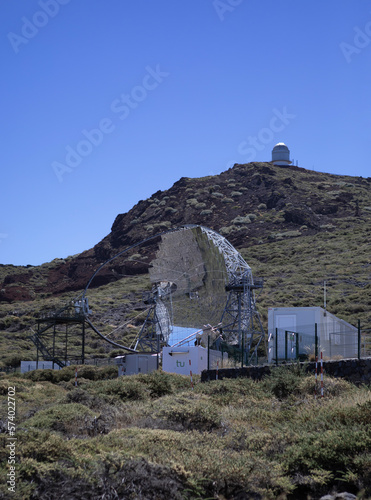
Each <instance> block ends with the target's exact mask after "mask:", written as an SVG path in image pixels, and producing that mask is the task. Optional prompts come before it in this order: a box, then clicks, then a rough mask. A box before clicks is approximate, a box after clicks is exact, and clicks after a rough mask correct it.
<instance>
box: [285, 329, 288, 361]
mask: <svg viewBox="0 0 371 500" xmlns="http://www.w3.org/2000/svg"><path fill="white" fill-rule="evenodd" d="M288 333H289V332H288V331H287V330H285V361H287V335H288Z"/></svg>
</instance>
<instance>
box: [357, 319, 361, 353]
mask: <svg viewBox="0 0 371 500" xmlns="http://www.w3.org/2000/svg"><path fill="white" fill-rule="evenodd" d="M358 359H361V320H360V319H359V320H358Z"/></svg>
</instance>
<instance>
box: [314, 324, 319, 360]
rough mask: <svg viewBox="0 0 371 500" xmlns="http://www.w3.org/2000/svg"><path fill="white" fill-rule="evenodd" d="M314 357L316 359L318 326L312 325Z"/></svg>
mask: <svg viewBox="0 0 371 500" xmlns="http://www.w3.org/2000/svg"><path fill="white" fill-rule="evenodd" d="M314 357H315V358H316V359H317V358H318V326H317V323H314Z"/></svg>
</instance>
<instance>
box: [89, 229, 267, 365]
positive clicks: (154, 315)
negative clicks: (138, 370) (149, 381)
mask: <svg viewBox="0 0 371 500" xmlns="http://www.w3.org/2000/svg"><path fill="white" fill-rule="evenodd" d="M155 239H157V241H159V244H158V250H157V252H156V257H155V259H154V260H153V261H152V262H151V266H150V268H149V276H150V281H151V282H152V290H151V291H150V292H147V293H146V294H145V300H144V301H143V303H144V307H143V310H144V311H145V312H146V317H145V318H144V322H143V324H142V326H141V328H140V331H139V334H138V336H137V339H136V341H135V343H134V344H133V345H132V346H131V347H128V346H127V345H124V343H122V342H120V341H117V337H114V336H111V335H110V334H107V333H104V334H103V333H102V332H101V331H100V327H97V326H96V325H95V324H93V321H92V317H91V316H90V311H89V308H87V309H86V308H84V307H82V308H81V310H80V312H81V314H82V316H83V318H84V321H86V323H87V324H88V325H89V326H90V327H91V328H92V329H93V330H94V331H95V332H96V333H97V334H98V335H99V336H100V337H101V338H102V339H104V340H105V341H107V342H108V343H110V344H111V345H113V346H115V347H118V348H121V349H125V350H127V351H131V352H138V351H147V352H148V351H150V352H158V351H159V350H160V349H161V348H162V347H163V346H165V345H172V344H174V343H176V342H179V338H178V339H176V338H175V337H174V335H175V331H176V329H179V330H180V333H179V335H180V336H182V337H181V338H184V337H188V336H189V333H190V332H193V331H195V330H197V331H200V330H201V331H203V330H204V329H205V325H208V327H211V325H214V327H215V326H216V325H217V328H220V330H221V331H222V333H223V337H224V340H225V341H226V342H227V343H228V344H231V345H234V346H236V347H238V348H240V349H241V350H243V351H244V353H245V359H246V362H249V361H250V360H251V358H252V357H253V355H254V353H255V352H256V350H257V348H258V346H259V345H260V344H261V343H262V341H264V340H265V335H264V330H263V327H262V324H261V321H260V318H259V314H258V311H257V309H256V303H255V290H257V289H261V288H262V286H263V285H262V281H259V280H255V282H254V279H253V276H252V271H251V268H250V267H249V265H248V264H247V263H246V262H245V260H244V259H243V257H242V256H241V254H240V253H239V252H238V251H237V250H236V249H235V248H234V247H233V245H232V244H231V243H230V242H229V241H228V240H227V239H226V238H224V237H223V236H222V235H220V234H219V233H217V232H216V231H213V230H212V229H209V228H206V227H204V226H199V225H187V226H182V227H179V228H176V229H172V230H169V231H165V232H163V233H160V234H156V235H153V236H151V237H149V238H147V239H146V240H143V241H141V242H138V243H135V244H134V245H132V246H130V247H128V248H126V249H124V250H122V251H121V252H119V253H118V254H116V255H115V256H113V257H111V258H110V259H108V260H107V261H106V262H104V263H103V264H102V265H101V266H99V268H98V269H97V270H96V271H95V272H94V274H93V275H92V277H91V278H90V280H89V282H88V284H87V286H86V288H85V290H84V292H83V294H82V298H81V301H82V302H81V303H82V304H84V303H85V301H86V300H87V295H86V294H87V292H88V289H89V286H90V285H91V283H92V281H93V279H94V278H95V276H96V275H97V274H98V273H99V272H100V270H101V269H102V268H103V267H104V266H106V265H108V264H110V263H111V262H112V261H113V260H115V259H117V258H119V257H121V256H123V255H125V254H128V255H129V252H130V251H132V250H133V249H136V248H137V247H140V246H142V245H143V246H144V245H146V244H148V242H149V241H151V240H155ZM156 244H157V243H156ZM125 258H126V256H125ZM113 326H114V325H113ZM117 330H119V327H117V326H116V327H115V328H114V330H113V331H117ZM191 336H192V335H191Z"/></svg>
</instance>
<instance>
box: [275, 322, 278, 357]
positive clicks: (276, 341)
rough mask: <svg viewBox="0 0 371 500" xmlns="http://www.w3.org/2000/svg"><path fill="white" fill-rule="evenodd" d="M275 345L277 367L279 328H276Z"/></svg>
mask: <svg viewBox="0 0 371 500" xmlns="http://www.w3.org/2000/svg"><path fill="white" fill-rule="evenodd" d="M275 343H276V365H278V328H276V338H275Z"/></svg>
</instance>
